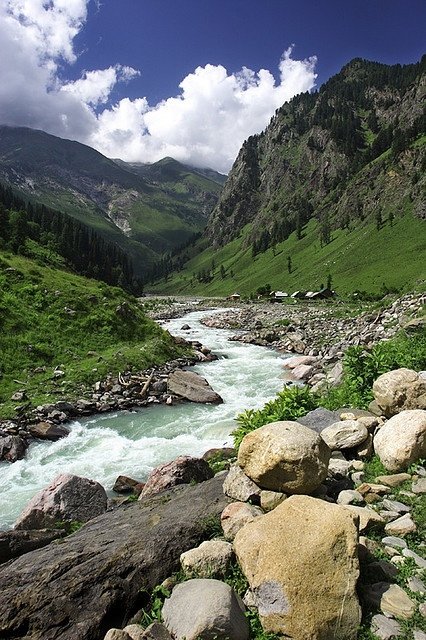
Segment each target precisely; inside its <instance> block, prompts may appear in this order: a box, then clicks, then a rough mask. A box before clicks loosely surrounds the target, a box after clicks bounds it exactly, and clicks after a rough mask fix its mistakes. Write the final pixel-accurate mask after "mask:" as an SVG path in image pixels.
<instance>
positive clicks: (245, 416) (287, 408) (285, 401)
mask: <svg viewBox="0 0 426 640" xmlns="http://www.w3.org/2000/svg"><path fill="white" fill-rule="evenodd" d="M318 406H319V402H318V398H317V396H316V395H315V394H313V393H312V392H311V391H310V389H308V387H299V386H291V387H285V388H284V389H283V391H281V392H280V393H278V395H277V397H276V398H275V399H274V400H271V401H270V402H268V403H267V404H266V405H265V406H264V407H263V409H258V410H253V409H248V410H247V411H244V413H241V414H240V415H239V416H238V417H237V422H238V425H239V426H238V427H237V429H235V431H233V433H232V435H233V436H234V445H235V448H236V449H238V448H239V446H240V444H241V441H242V439H243V438H244V436H245V435H247V433H250V431H254V430H255V429H259V427H263V425H265V424H269V423H270V422H277V421H279V420H297V418H300V417H301V416H304V415H306V414H307V413H308V411H312V409H316V408H317V407H318Z"/></svg>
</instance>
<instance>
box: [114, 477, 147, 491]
mask: <svg viewBox="0 0 426 640" xmlns="http://www.w3.org/2000/svg"><path fill="white" fill-rule="evenodd" d="M144 486H145V485H144V483H143V482H139V481H138V480H134V479H133V478H129V477H128V476H118V478H117V480H116V481H115V482H114V486H113V488H112V490H113V491H115V493H135V494H136V495H139V494H140V492H141V491H142V489H143V488H144Z"/></svg>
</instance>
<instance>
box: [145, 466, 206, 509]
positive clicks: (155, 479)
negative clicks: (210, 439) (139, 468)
mask: <svg viewBox="0 0 426 640" xmlns="http://www.w3.org/2000/svg"><path fill="white" fill-rule="evenodd" d="M212 476H213V471H212V470H211V469H210V467H209V465H208V463H207V462H206V461H205V460H202V459H201V458H192V457H191V456H179V457H178V458H176V459H175V460H172V461H171V462H165V463H164V464H162V465H160V466H159V467H156V468H155V469H153V470H152V471H151V473H150V474H149V476H148V480H147V481H146V484H145V486H144V488H143V489H142V492H141V494H140V496H139V500H143V499H144V498H146V497H148V496H152V495H154V494H155V493H159V492H160V491H165V490H166V489H170V488H171V487H175V486H176V485H178V484H188V483H190V482H204V480H208V479H209V478H211V477H212Z"/></svg>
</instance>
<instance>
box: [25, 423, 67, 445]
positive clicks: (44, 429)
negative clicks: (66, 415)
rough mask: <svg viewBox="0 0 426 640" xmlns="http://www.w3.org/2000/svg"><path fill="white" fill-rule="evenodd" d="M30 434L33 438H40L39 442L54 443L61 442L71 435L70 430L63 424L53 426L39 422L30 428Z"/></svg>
mask: <svg viewBox="0 0 426 640" xmlns="http://www.w3.org/2000/svg"><path fill="white" fill-rule="evenodd" d="M29 432H30V433H31V435H32V436H33V438H38V439H39V440H51V441H52V442H54V441H55V440H59V439H60V438H65V437H66V436H67V435H69V429H67V428H66V427H64V426H63V425H61V424H52V423H51V422H39V423H38V424H33V425H31V426H30V427H29Z"/></svg>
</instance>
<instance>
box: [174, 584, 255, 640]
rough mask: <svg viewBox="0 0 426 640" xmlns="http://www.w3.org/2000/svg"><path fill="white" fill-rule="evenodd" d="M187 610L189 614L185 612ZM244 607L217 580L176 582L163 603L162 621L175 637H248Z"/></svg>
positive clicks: (243, 639)
mask: <svg viewBox="0 0 426 640" xmlns="http://www.w3.org/2000/svg"><path fill="white" fill-rule="evenodd" d="M188 611H190V612H191V615H190V616H189V615H188ZM244 612H245V607H244V604H243V602H242V600H241V599H240V598H239V596H238V595H237V594H236V593H235V591H234V590H233V589H231V587H230V586H229V585H227V584H225V583H224V582H219V581H218V580H206V579H195V580H188V581H187V582H183V583H181V584H178V585H177V586H176V587H175V588H174V589H173V592H172V595H171V596H170V598H168V599H167V600H166V601H165V602H164V606H163V610H162V616H163V620H164V624H165V626H166V627H167V629H168V630H169V631H170V633H171V634H172V635H173V637H174V638H175V639H176V640H183V639H185V640H197V639H198V638H206V639H207V638H215V637H216V638H226V639H227V640H248V637H249V625H248V621H247V618H246V617H245V615H244Z"/></svg>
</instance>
